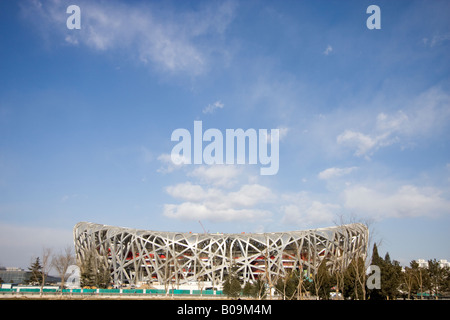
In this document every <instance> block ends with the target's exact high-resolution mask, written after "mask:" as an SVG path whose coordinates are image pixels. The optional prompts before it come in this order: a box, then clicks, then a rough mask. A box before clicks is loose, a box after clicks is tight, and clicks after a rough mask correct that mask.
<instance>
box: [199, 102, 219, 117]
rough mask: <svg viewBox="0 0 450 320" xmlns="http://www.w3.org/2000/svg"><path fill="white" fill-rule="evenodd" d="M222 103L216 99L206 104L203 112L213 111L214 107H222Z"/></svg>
mask: <svg viewBox="0 0 450 320" xmlns="http://www.w3.org/2000/svg"><path fill="white" fill-rule="evenodd" d="M223 107H224V104H223V103H222V102H220V101H216V102H214V103H213V104H208V105H207V106H206V107H205V108H203V110H202V111H203V113H205V114H206V113H213V112H214V111H215V110H216V109H222V108H223Z"/></svg>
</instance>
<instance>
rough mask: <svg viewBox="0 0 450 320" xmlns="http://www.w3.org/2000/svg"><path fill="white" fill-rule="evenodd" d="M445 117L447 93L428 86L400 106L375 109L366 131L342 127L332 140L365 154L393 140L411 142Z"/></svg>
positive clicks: (449, 112)
mask: <svg viewBox="0 0 450 320" xmlns="http://www.w3.org/2000/svg"><path fill="white" fill-rule="evenodd" d="M408 102H409V104H408ZM449 119H450V96H449V95H448V94H447V93H445V92H444V91H442V90H441V89H439V88H431V89H429V90H427V91H425V92H424V93H422V94H420V95H418V96H416V97H413V98H412V99H410V100H409V101H407V102H405V108H404V109H401V110H398V111H397V112H395V113H390V114H389V113H386V112H380V113H378V114H377V116H376V117H375V119H374V121H373V129H368V130H367V131H368V133H363V132H360V131H357V130H351V129H346V130H344V132H342V133H341V134H339V135H338V136H337V138H336V142H337V143H338V145H343V146H347V147H350V148H352V149H355V152H354V154H355V155H356V156H364V157H366V158H369V157H370V156H371V155H372V154H373V153H374V152H375V151H377V150H378V149H379V148H382V147H386V146H390V145H393V144H397V143H402V145H410V144H412V145H413V144H415V143H416V142H417V140H418V139H420V138H422V137H430V136H433V135H435V134H436V133H438V132H439V130H441V129H442V128H444V127H445V125H446V123H447V122H448V120H449Z"/></svg>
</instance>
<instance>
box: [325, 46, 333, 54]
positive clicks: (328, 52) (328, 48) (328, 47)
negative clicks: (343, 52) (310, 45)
mask: <svg viewBox="0 0 450 320" xmlns="http://www.w3.org/2000/svg"><path fill="white" fill-rule="evenodd" d="M332 51H333V47H332V46H330V45H328V46H327V48H326V49H325V51H324V52H323V54H324V55H326V56H327V55H329V54H330V53H331V52H332Z"/></svg>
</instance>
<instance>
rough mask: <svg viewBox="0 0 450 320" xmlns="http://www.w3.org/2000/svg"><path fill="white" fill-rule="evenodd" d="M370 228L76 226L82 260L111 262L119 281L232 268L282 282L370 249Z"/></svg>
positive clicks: (214, 277)
mask: <svg viewBox="0 0 450 320" xmlns="http://www.w3.org/2000/svg"><path fill="white" fill-rule="evenodd" d="M368 234H369V232H368V229H367V227H366V226H365V225H364V224H360V223H354V224H347V225H341V226H333V227H328V228H319V229H312V230H304V231H289V232H269V233H239V234H233V233H230V234H211V233H191V232H186V233H179V232H161V231H149V230H139V229H131V228H123V227H114V226H107V225H101V224H96V223H91V222H80V223H77V224H76V225H75V227H74V241H75V250H76V256H77V260H78V262H79V263H80V264H82V263H83V261H84V260H85V259H86V257H87V256H88V254H90V253H92V252H94V253H95V254H96V255H98V256H99V257H103V258H104V260H105V261H107V264H108V267H109V270H111V279H112V281H113V282H114V284H138V283H152V284H160V285H162V284H168V283H172V284H173V283H175V284H177V285H183V284H187V285H189V284H195V283H199V282H202V283H204V284H207V285H210V286H212V287H214V286H219V285H221V284H222V283H223V281H224V279H225V277H226V276H227V275H228V274H229V273H230V272H231V270H232V268H233V270H235V271H234V272H237V274H238V276H239V277H240V278H241V280H242V281H243V282H247V281H254V280H257V279H261V278H262V277H264V279H266V280H267V279H270V280H271V281H274V282H275V281H277V279H278V278H280V277H283V276H284V275H286V274H287V273H288V272H289V271H292V270H301V271H302V272H303V273H304V274H306V275H309V274H311V273H314V272H315V271H317V269H318V267H319V265H320V263H321V261H322V260H323V259H324V258H327V263H328V266H329V267H330V268H331V269H330V270H331V271H334V270H339V269H344V268H345V267H346V266H347V265H348V264H349V263H350V262H351V261H352V259H353V258H355V257H356V258H357V257H364V256H365V255H366V252H367V244H368Z"/></svg>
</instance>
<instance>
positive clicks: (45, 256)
mask: <svg viewBox="0 0 450 320" xmlns="http://www.w3.org/2000/svg"><path fill="white" fill-rule="evenodd" d="M51 255H52V250H51V249H50V248H46V247H44V248H42V262H41V275H42V277H41V283H40V285H41V289H40V296H42V294H43V292H44V285H45V281H46V280H47V275H48V273H49V271H50V269H51V268H52V264H51Z"/></svg>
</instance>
